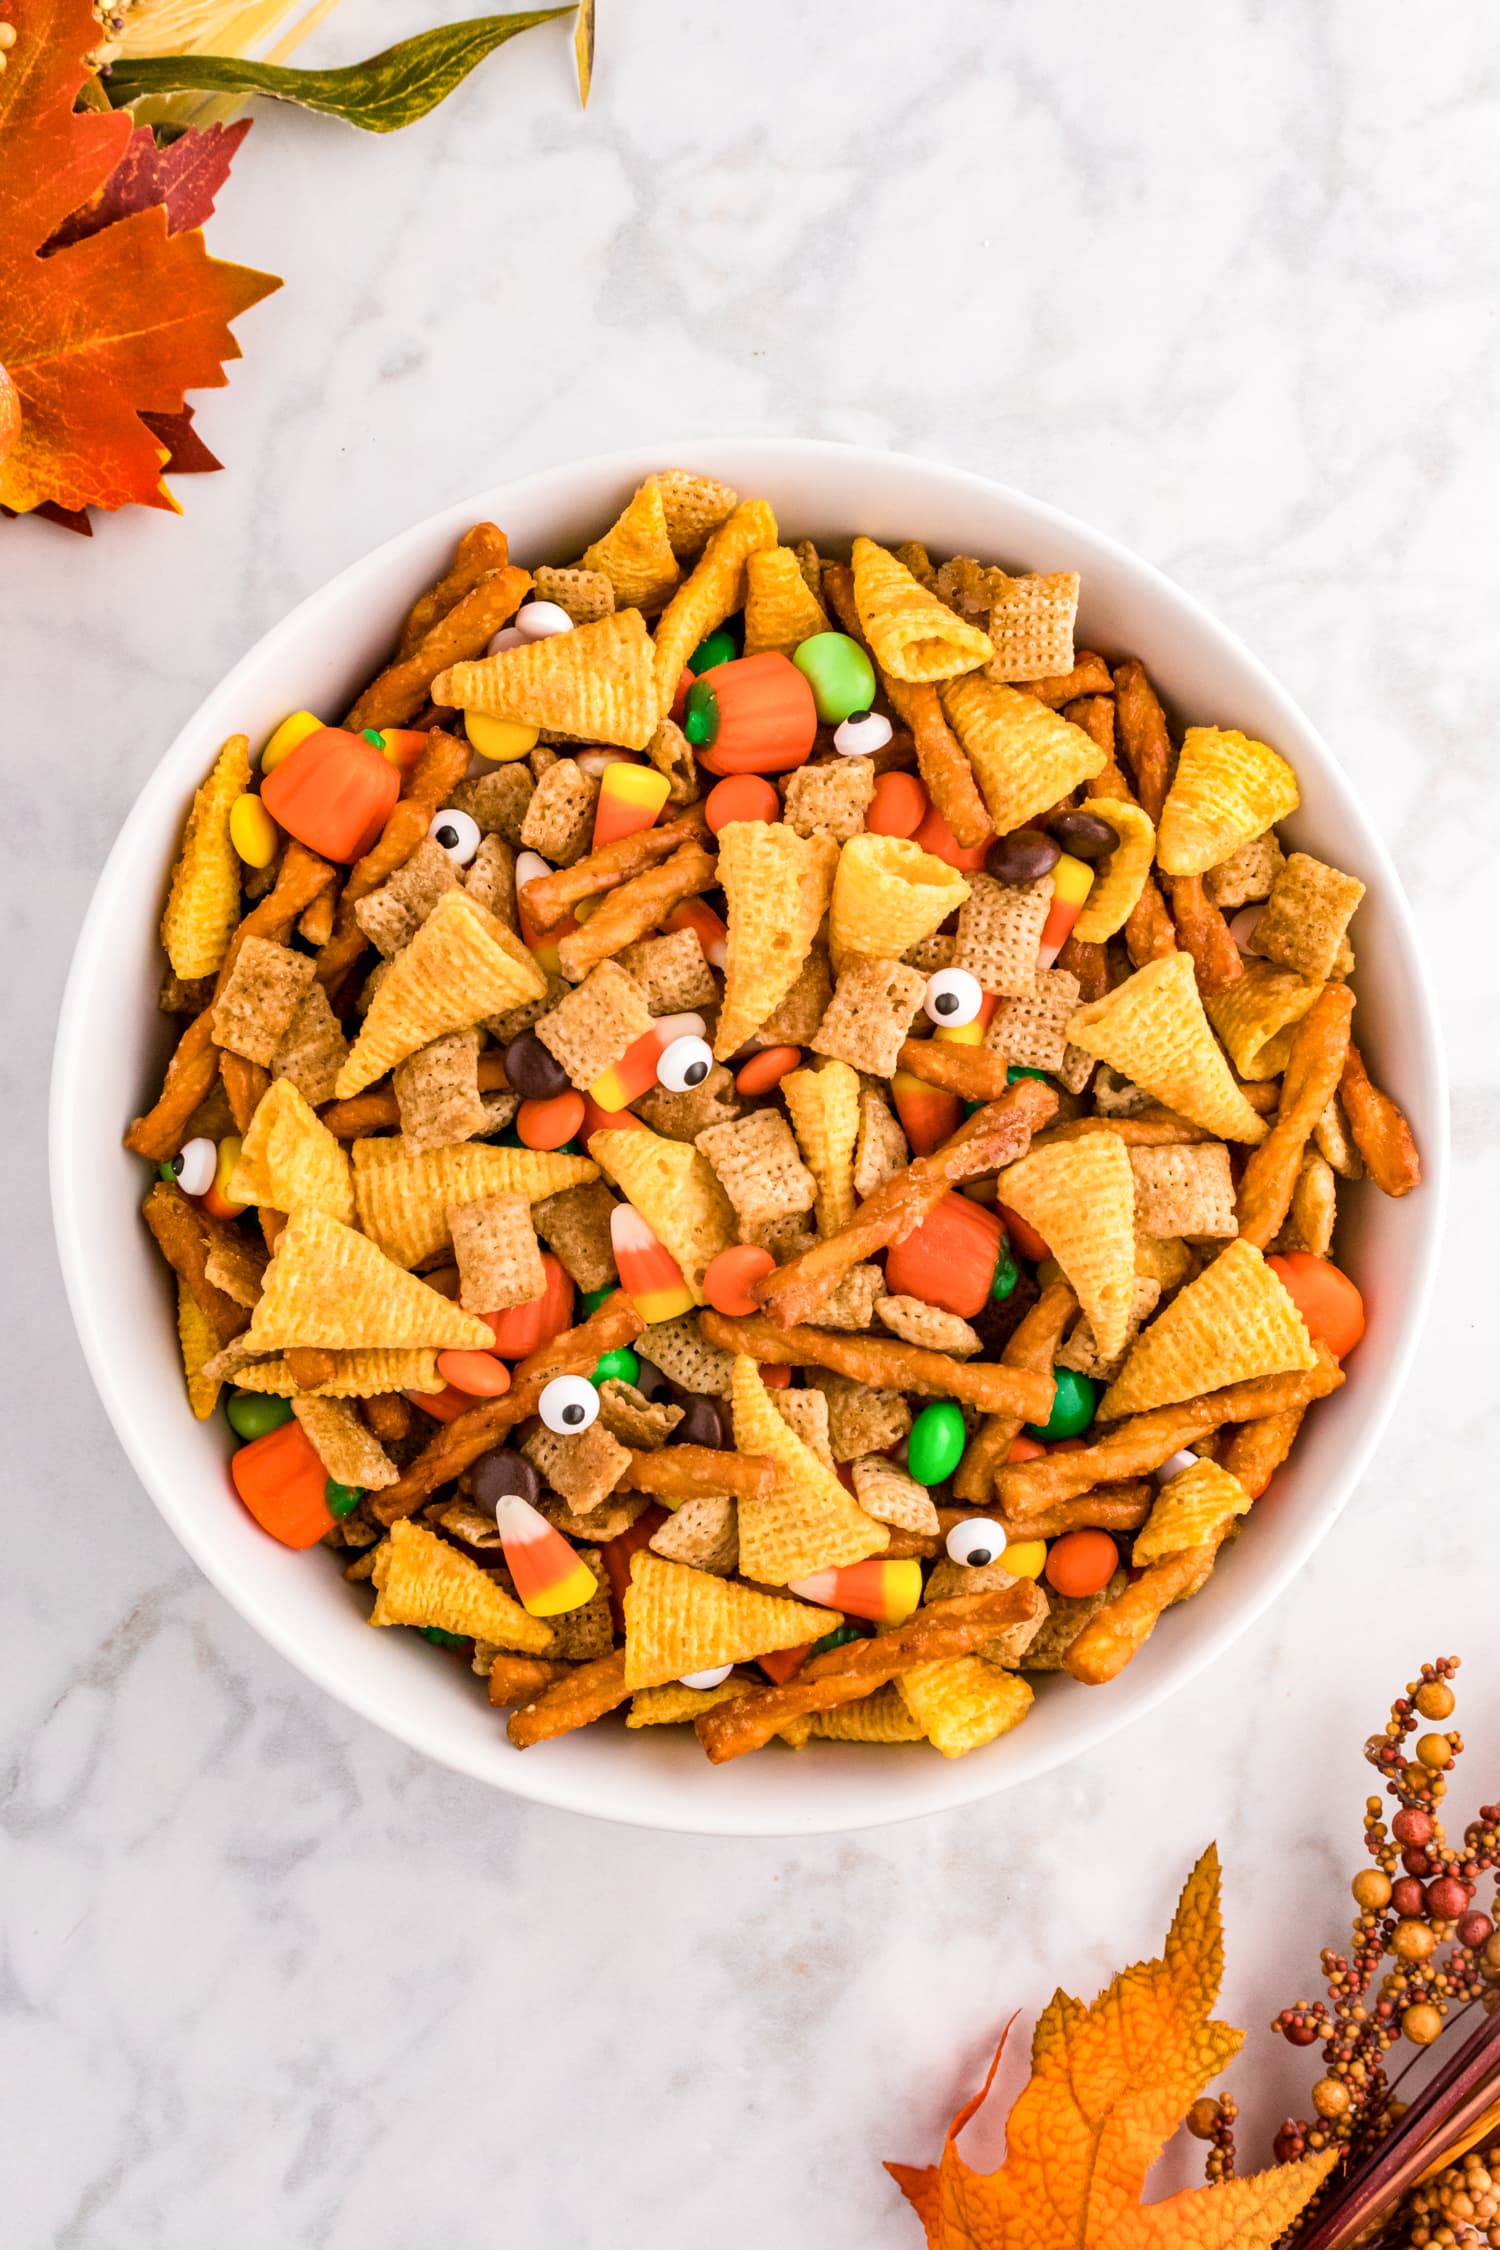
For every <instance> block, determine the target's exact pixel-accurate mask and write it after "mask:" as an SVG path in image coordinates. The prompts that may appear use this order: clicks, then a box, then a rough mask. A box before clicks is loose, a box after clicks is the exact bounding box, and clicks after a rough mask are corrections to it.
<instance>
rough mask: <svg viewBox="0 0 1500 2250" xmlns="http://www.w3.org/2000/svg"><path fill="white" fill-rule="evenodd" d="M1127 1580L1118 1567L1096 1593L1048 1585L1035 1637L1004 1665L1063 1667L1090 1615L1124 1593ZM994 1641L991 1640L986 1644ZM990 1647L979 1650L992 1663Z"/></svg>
mask: <svg viewBox="0 0 1500 2250" xmlns="http://www.w3.org/2000/svg"><path fill="white" fill-rule="evenodd" d="M1127 1583H1128V1581H1127V1580H1126V1577H1125V1573H1124V1571H1123V1570H1117V1571H1116V1572H1115V1574H1114V1576H1113V1578H1111V1580H1110V1582H1109V1584H1108V1585H1107V1586H1105V1587H1103V1588H1102V1589H1101V1590H1100V1592H1098V1593H1097V1594H1076V1595H1068V1594H1054V1593H1053V1592H1052V1590H1051V1589H1050V1587H1049V1589H1048V1592H1047V1614H1046V1616H1045V1617H1044V1618H1042V1620H1041V1622H1040V1624H1039V1625H1038V1627H1037V1631H1036V1635H1035V1638H1034V1639H1033V1640H1032V1641H1031V1642H1030V1644H1029V1645H1028V1647H1027V1648H1026V1650H1025V1652H1024V1654H1023V1655H1022V1656H1021V1657H1020V1658H1019V1659H1018V1660H1017V1659H1006V1660H1005V1661H1006V1663H1007V1668H1009V1667H1010V1666H1011V1665H1013V1664H1015V1663H1016V1662H1019V1666H1020V1669H1021V1670H1023V1671H1026V1672H1060V1671H1062V1670H1063V1659H1064V1658H1065V1657H1066V1655H1067V1653H1068V1650H1069V1649H1070V1648H1071V1647H1072V1646H1073V1643H1074V1642H1075V1641H1076V1640H1077V1638H1078V1636H1079V1634H1080V1633H1081V1632H1082V1631H1083V1628H1084V1626H1085V1625H1087V1623H1088V1621H1089V1619H1090V1618H1091V1617H1092V1616H1093V1615H1094V1614H1095V1612H1096V1611H1098V1610H1101V1609H1102V1608H1103V1607H1104V1605H1105V1603H1106V1602H1109V1601H1113V1600H1114V1598H1115V1596H1116V1595H1117V1594H1120V1593H1123V1592H1124V1590H1125V1587H1126V1584H1127ZM993 1645H994V1644H993V1643H990V1644H989V1647H993ZM989 1647H987V1648H986V1649H984V1650H981V1652H980V1653H981V1654H982V1655H983V1656H984V1657H985V1660H986V1662H989V1663H993V1662H994V1661H995V1659H994V1658H993V1657H992V1656H990V1654H989Z"/></svg>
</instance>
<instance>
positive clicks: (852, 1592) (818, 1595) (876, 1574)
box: [787, 1555, 922, 1625]
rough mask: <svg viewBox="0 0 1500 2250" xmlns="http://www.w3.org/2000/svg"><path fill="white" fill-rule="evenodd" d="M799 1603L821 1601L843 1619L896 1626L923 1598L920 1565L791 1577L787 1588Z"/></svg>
mask: <svg viewBox="0 0 1500 2250" xmlns="http://www.w3.org/2000/svg"><path fill="white" fill-rule="evenodd" d="M787 1592H788V1593H789V1594H795V1595H796V1596H797V1599H798V1600H799V1601H804V1602H821V1603H823V1605H824V1606H825V1608H828V1609H841V1610H842V1611H843V1612H844V1615H845V1616H846V1617H868V1618H870V1619H871V1620H872V1621H873V1622H874V1623H875V1624H876V1625H899V1624H900V1623H901V1622H902V1620H903V1619H904V1618H908V1617H910V1615H911V1613H912V1611H913V1610H914V1609H915V1608H916V1606H917V1604H918V1602H919V1601H920V1600H921V1599H922V1566H921V1564H920V1563H919V1562H915V1561H911V1560H906V1561H902V1562H882V1561H881V1559H880V1557H879V1556H878V1555H873V1556H872V1557H871V1558H870V1560H869V1561H868V1562H856V1563H845V1564H844V1566H843V1568H842V1569H841V1570H815V1571H814V1572H813V1574H812V1576H811V1578H794V1579H793V1580H792V1581H791V1584H790V1585H789V1586H788V1587H787Z"/></svg>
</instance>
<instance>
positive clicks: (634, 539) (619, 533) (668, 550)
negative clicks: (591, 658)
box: [583, 477, 682, 610]
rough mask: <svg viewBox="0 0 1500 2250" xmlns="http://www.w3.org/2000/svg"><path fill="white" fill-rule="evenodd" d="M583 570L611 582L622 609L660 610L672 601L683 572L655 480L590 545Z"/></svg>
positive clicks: (648, 481) (640, 491) (617, 603)
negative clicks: (598, 573) (595, 572)
mask: <svg viewBox="0 0 1500 2250" xmlns="http://www.w3.org/2000/svg"><path fill="white" fill-rule="evenodd" d="M583 568H584V569H585V570H588V571H599V572H601V573H602V575H603V576H604V577H605V578H607V579H608V580H609V583H610V585H611V587H612V588H613V590H614V606H615V607H616V608H618V609H629V608H632V607H633V608H636V609H643V610H658V609H660V608H661V607H662V605H663V603H664V602H666V601H668V600H669V599H670V598H671V595H672V591H673V589H674V588H675V586H676V584H677V581H678V579H679V578H680V577H681V576H682V573H681V571H680V570H679V569H678V567H677V557H676V556H675V555H674V554H673V552H672V542H671V539H670V538H669V536H668V533H667V515H666V509H665V507H664V506H663V504H662V496H661V486H660V485H659V484H658V483H657V481H656V479H655V477H647V479H646V481H645V483H644V484H643V485H641V487H640V488H639V490H638V491H637V492H635V493H634V494H633V496H632V497H631V499H630V501H629V502H628V503H627V505H626V506H625V507H624V508H623V509H622V510H621V512H620V514H619V515H618V516H617V517H616V518H615V521H614V522H613V523H612V524H611V525H610V527H609V529H608V531H606V532H605V534H604V536H603V538H602V539H596V540H595V541H594V543H593V545H592V546H590V547H585V549H584V551H583Z"/></svg>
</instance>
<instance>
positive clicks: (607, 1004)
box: [535, 961, 651, 1092]
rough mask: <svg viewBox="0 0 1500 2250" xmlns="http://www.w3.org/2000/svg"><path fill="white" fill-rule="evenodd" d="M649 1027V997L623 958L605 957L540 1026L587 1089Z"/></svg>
mask: <svg viewBox="0 0 1500 2250" xmlns="http://www.w3.org/2000/svg"><path fill="white" fill-rule="evenodd" d="M650 1029H651V1011H650V1009H649V1008H648V1007H647V1006H646V996H645V994H644V993H643V992H642V990H641V988H640V986H639V985H638V984H637V983H636V981H635V978H634V977H633V976H631V975H630V973H629V971H628V970H625V969H622V968H621V967H620V964H619V962H618V961H601V962H600V963H599V964H598V966H597V968H593V969H590V971H589V973H588V975H587V976H586V977H585V978H584V980H583V982H582V984H580V985H578V986H576V987H575V988H574V990H573V991H571V992H570V993H569V994H568V996H567V998H566V999H565V1000H560V1001H559V1002H558V1004H557V1006H556V1007H555V1008H554V1009H552V1010H551V1012H550V1014H548V1015H545V1016H539V1017H538V1018H537V1021H536V1025H535V1030H536V1035H537V1037H538V1039H540V1041H541V1042H542V1045H543V1046H544V1047H545V1048H546V1049H547V1050H548V1052H549V1053H550V1054H553V1055H555V1056H556V1057H557V1060H558V1061H559V1062H560V1063H561V1064H562V1066H563V1069H564V1070H565V1071H566V1072H567V1074H568V1076H569V1078H571V1079H572V1081H573V1084H574V1085H575V1086H577V1087H578V1088H579V1089H580V1091H582V1092H587V1090H588V1088H589V1087H590V1086H592V1085H593V1083H594V1080H595V1079H596V1078H600V1077H602V1076H603V1074H604V1072H605V1071H606V1070H608V1069H609V1068H610V1067H611V1066H612V1065H613V1064H614V1063H617V1062H618V1061H619V1060H620V1058H621V1056H622V1055H623V1054H624V1053H625V1050H626V1048H627V1047H631V1046H633V1045H634V1044H635V1042H636V1040H637V1039H639V1038H640V1037H641V1036H642V1034H643V1033H645V1032H647V1031H649V1030H650Z"/></svg>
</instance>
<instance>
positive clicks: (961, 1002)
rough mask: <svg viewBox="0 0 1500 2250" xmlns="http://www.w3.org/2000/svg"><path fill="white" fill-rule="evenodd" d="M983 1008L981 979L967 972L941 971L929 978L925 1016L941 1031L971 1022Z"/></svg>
mask: <svg viewBox="0 0 1500 2250" xmlns="http://www.w3.org/2000/svg"><path fill="white" fill-rule="evenodd" d="M983 1006H984V993H983V991H982V990H981V988H980V983H979V979H978V977H976V976H971V975H970V974H969V971H968V970H967V969H939V970H938V972H937V974H936V976H930V977H929V978H928V979H927V991H926V994H925V996H924V998H923V1001H922V1009H923V1013H924V1014H925V1015H926V1017H927V1020H928V1022H929V1023H935V1024H936V1025H937V1026H938V1027H939V1029H940V1030H945V1029H947V1028H948V1027H949V1026H950V1025H952V1024H960V1023H972V1022H973V1021H974V1018H975V1017H976V1016H977V1015H978V1013H979V1011H980V1009H981V1008H982V1007H983Z"/></svg>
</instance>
